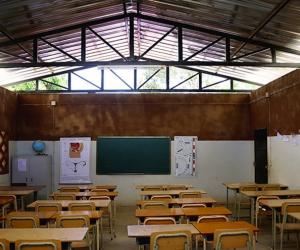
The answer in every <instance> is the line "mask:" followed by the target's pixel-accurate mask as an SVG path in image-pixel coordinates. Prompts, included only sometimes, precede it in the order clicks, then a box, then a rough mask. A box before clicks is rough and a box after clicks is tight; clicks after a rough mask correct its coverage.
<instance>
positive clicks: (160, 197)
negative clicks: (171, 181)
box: [151, 194, 172, 201]
mask: <svg viewBox="0 0 300 250" xmlns="http://www.w3.org/2000/svg"><path fill="white" fill-rule="evenodd" d="M171 199H172V196H171V195H168V194H164V195H152V196H151V200H152V201H153V200H159V201H168V200H171Z"/></svg>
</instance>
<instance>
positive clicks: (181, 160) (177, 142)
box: [174, 136, 197, 176]
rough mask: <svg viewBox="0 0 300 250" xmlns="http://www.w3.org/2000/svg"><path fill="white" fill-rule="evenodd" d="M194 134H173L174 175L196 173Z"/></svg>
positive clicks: (192, 174)
mask: <svg viewBox="0 0 300 250" xmlns="http://www.w3.org/2000/svg"><path fill="white" fill-rule="evenodd" d="M196 142H197V137H196V136H175V137H174V150H175V152H174V155H175V175H176V176H195V175H196Z"/></svg>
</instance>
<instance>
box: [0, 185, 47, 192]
mask: <svg viewBox="0 0 300 250" xmlns="http://www.w3.org/2000/svg"><path fill="white" fill-rule="evenodd" d="M45 187H46V186H44V185H39V186H0V191H16V190H21V191H22V190H33V191H34V192H38V191H40V190H42V189H43V188H45Z"/></svg>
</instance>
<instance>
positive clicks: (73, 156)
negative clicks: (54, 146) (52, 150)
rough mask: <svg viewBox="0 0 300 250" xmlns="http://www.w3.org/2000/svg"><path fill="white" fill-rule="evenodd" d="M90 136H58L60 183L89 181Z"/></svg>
mask: <svg viewBox="0 0 300 250" xmlns="http://www.w3.org/2000/svg"><path fill="white" fill-rule="evenodd" d="M90 147H91V138H90V137H78V138H60V162H61V164H60V183H65V184H67V183H90V182H91V178H90Z"/></svg>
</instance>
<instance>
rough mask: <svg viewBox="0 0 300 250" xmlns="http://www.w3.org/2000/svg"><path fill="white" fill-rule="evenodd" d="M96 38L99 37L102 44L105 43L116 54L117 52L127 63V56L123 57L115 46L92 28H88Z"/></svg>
mask: <svg viewBox="0 0 300 250" xmlns="http://www.w3.org/2000/svg"><path fill="white" fill-rule="evenodd" d="M87 28H88V29H89V30H90V31H91V32H92V33H93V34H94V35H95V36H96V37H98V38H99V39H100V40H101V41H102V42H104V43H105V44H106V45H107V46H108V47H109V48H111V49H112V50H113V51H114V52H116V53H117V54H118V55H119V56H120V57H122V58H123V60H124V61H126V58H125V56H123V55H122V54H121V53H120V52H119V51H118V50H117V49H116V48H115V47H114V46H112V45H111V44H110V43H109V42H107V41H106V40H105V39H104V38H103V37H102V36H101V35H99V34H98V33H97V32H96V31H94V30H93V29H92V28H91V27H87Z"/></svg>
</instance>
